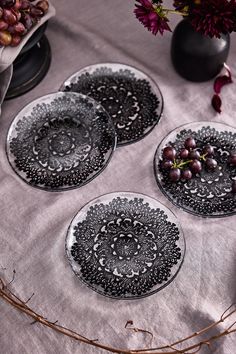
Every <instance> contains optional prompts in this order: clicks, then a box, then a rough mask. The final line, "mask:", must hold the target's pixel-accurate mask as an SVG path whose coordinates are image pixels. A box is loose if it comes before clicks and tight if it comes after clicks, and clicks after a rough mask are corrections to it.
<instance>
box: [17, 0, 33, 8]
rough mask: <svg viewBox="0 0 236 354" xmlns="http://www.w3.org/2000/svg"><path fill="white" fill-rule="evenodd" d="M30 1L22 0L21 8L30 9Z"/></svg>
mask: <svg viewBox="0 0 236 354" xmlns="http://www.w3.org/2000/svg"><path fill="white" fill-rule="evenodd" d="M30 6H31V4H30V2H29V1H28V0H21V6H20V8H21V10H29V9H30Z"/></svg>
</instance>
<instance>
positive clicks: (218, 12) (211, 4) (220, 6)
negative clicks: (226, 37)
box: [189, 0, 236, 38]
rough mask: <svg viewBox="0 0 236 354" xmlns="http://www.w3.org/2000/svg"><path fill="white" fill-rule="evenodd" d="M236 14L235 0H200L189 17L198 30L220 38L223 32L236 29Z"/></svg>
mask: <svg viewBox="0 0 236 354" xmlns="http://www.w3.org/2000/svg"><path fill="white" fill-rule="evenodd" d="M235 14H236V1H235V0H230V1H228V0H199V1H198V2H197V5H195V6H194V8H193V9H192V11H191V13H190V14H189V18H190V21H191V24H192V26H193V28H194V29H195V30H196V31H197V32H200V33H202V34H205V35H208V36H210V37H217V38H220V36H221V33H224V34H226V33H230V32H232V31H234V29H235Z"/></svg>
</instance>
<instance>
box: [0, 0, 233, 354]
mask: <svg viewBox="0 0 236 354" xmlns="http://www.w3.org/2000/svg"><path fill="white" fill-rule="evenodd" d="M53 3H54V5H55V7H56V10H57V15H56V17H55V18H53V19H51V20H50V22H49V24H48V29H47V32H46V33H47V37H48V39H49V41H50V44H51V49H52V63H51V67H50V70H49V72H48V74H47V76H46V77H45V78H44V80H43V81H42V82H41V83H40V84H39V85H38V86H37V87H36V88H34V89H33V90H32V91H31V92H29V93H27V94H25V95H24V96H22V97H19V98H17V99H14V100H11V101H6V102H4V103H3V106H2V114H1V118H0V142H1V143H0V166H1V168H0V196H1V203H0V215H1V216H0V255H1V256H0V267H2V268H6V270H3V269H0V274H1V275H4V276H5V277H7V278H8V279H10V278H11V276H12V272H13V269H15V270H16V275H15V280H14V282H13V284H12V289H13V290H14V291H15V292H16V293H17V294H18V295H19V296H20V297H22V298H23V299H27V298H29V297H30V295H31V294H32V293H34V294H35V295H34V297H33V298H32V299H31V301H30V305H31V306H32V307H33V308H34V309H35V310H37V312H38V313H41V314H42V315H44V316H46V317H47V318H48V319H50V320H51V321H56V320H58V322H59V323H60V324H62V325H64V326H67V327H69V328H73V329H74V330H77V331H78V332H79V333H82V334H83V335H85V336H87V337H89V338H92V339H95V338H97V339H99V341H100V342H102V343H106V344H109V345H112V346H116V347H120V348H137V347H144V346H147V345H149V342H150V337H149V335H147V334H144V333H135V332H132V331H129V330H127V329H125V328H124V327H125V324H126V322H127V321H128V320H132V321H133V322H134V325H135V326H136V327H139V328H143V329H145V330H149V331H151V332H153V334H154V339H153V343H152V345H153V346H157V345H159V344H166V343H169V342H170V341H171V340H178V339H180V338H182V337H183V336H187V335H188V334H190V333H193V332H194V331H196V330H198V329H200V328H202V327H205V326H207V325H208V324H210V323H211V322H212V321H215V320H217V319H218V318H219V316H220V314H221V313H222V312H223V311H224V310H225V309H226V308H227V307H228V306H229V305H230V304H231V303H233V302H235V301H236V286H235V271H236V263H235V250H236V235H235V221H236V220H235V219H236V218H235V216H231V217H226V218H221V219H202V218H200V217H197V216H193V215H191V214H188V213H186V212H184V211H181V210H180V209H179V208H177V207H175V206H173V205H172V204H171V203H170V202H169V201H168V200H167V199H166V198H165V197H164V195H163V194H162V193H161V191H160V189H159V188H158V187H157V184H156V181H155V177H154V174H153V157H154V153H155V150H156V147H157V145H158V144H159V142H160V141H161V139H162V138H163V137H164V136H165V135H166V134H167V133H168V132H169V131H170V130H172V129H174V128H175V127H177V126H179V125H181V124H185V123H189V122H192V121H201V120H207V121H215V122H224V123H227V124H229V125H232V126H234V127H235V126H236V121H235V112H236V100H235V83H233V84H231V85H228V86H226V87H224V88H223V90H222V99H223V107H222V108H223V113H222V114H220V115H219V114H217V113H215V112H214V110H213V109H212V107H211V104H210V101H211V96H212V94H213V81H209V82H205V83H191V82H188V81H186V80H184V79H182V78H181V77H179V76H178V75H177V73H176V72H175V71H174V69H173V67H172V65H171V61H170V41H171V33H166V34H165V35H164V36H163V37H161V36H159V37H154V36H152V35H151V34H150V33H149V32H148V31H146V30H145V29H144V28H143V27H142V26H141V25H140V24H139V23H138V21H137V20H136V19H135V17H134V16H133V13H132V11H133V1H123V0H115V1H114V0H110V1H107V0H100V1H99V2H98V1H97V0H90V1H87V0H80V1H78V0H71V1H69V2H67V4H66V5H65V1H64V0H57V1H55V0H54V2H53ZM177 20H179V18H178V19H177V18H174V17H172V18H171V25H172V27H174V26H175V25H176V23H177ZM235 56H236V35H235V34H232V36H231V49H230V55H229V58H228V64H229V66H230V67H231V69H232V73H233V76H234V74H235V73H236V61H235ZM100 62H120V63H125V64H130V65H133V66H135V67H137V68H139V69H141V70H143V71H145V72H146V73H147V74H149V75H150V76H151V77H152V78H153V80H155V81H156V83H157V84H158V85H159V87H160V88H161V91H162V93H163V97H164V113H163V117H162V119H161V121H160V123H159V124H158V125H157V126H156V127H155V128H154V129H153V131H152V132H151V133H150V134H149V135H148V136H147V137H146V138H144V139H143V140H140V141H139V142H137V143H135V144H132V145H129V146H125V147H122V148H119V149H118V150H116V151H115V153H114V156H113V158H112V159H111V161H110V163H109V165H108V166H107V168H106V169H105V170H104V171H103V172H102V173H101V174H100V175H99V176H98V177H97V178H95V179H94V180H93V181H91V182H90V183H88V184H87V185H85V186H84V187H82V188H79V189H74V190H71V191H66V192H61V193H50V192H46V191H42V190H38V189H35V188H33V187H30V186H28V185H27V184H26V183H24V182H23V181H22V180H20V179H19V177H18V176H17V175H16V174H15V173H14V172H13V170H12V168H11V167H10V166H9V164H8V161H7V157H6V153H5V140H6V134H7V131H8V128H9V126H10V124H11V121H12V119H13V118H14V117H15V115H16V114H17V112H19V111H20V110H21V109H22V108H23V107H24V106H25V105H26V104H28V103H29V102H30V101H32V100H33V99H35V98H37V97H39V96H41V95H44V94H47V93H50V92H55V91H57V90H58V89H59V87H60V86H61V84H62V82H63V81H64V80H65V79H66V78H67V77H68V76H70V75H71V74H72V73H74V72H75V71H77V70H79V69H81V68H83V67H84V66H87V65H89V64H94V63H100ZM116 191H132V192H138V193H143V194H147V195H148V196H151V197H153V198H156V199H157V200H159V201H160V202H162V203H163V204H164V205H165V206H167V207H168V208H170V209H171V210H172V211H173V212H174V213H175V214H176V216H177V218H178V220H179V221H180V223H181V225H182V227H183V230H184V234H185V238H186V244H187V250H186V255H185V260H184V264H183V267H182V269H181V271H180V272H179V274H178V275H177V277H176V278H175V280H174V281H173V282H172V283H171V284H170V285H169V286H167V287H166V288H165V289H163V290H162V291H160V292H158V293H156V294H154V295H152V296H150V297H147V298H143V299H140V300H133V301H118V300H111V299H108V298H106V297H103V296H101V295H99V294H97V293H95V292H93V291H92V290H90V289H89V288H87V287H86V286H85V285H83V284H82V283H81V282H80V281H79V279H78V278H76V276H75V275H74V273H73V272H72V270H71V267H70V265H69V263H68V261H67V259H66V256H65V246H64V243H65V236H66V232H67V228H68V225H69V224H70V221H71V219H72V218H73V216H74V215H75V214H76V212H77V211H78V210H79V209H80V208H81V207H82V206H83V205H84V204H85V203H86V202H88V201H89V200H92V199H93V198H95V197H97V196H99V195H102V194H105V193H110V192H116ZM222 328H223V325H222V326H219V327H217V329H216V330H215V332H214V333H218V332H219V331H220V330H222ZM0 348H1V349H0V352H1V353H3V354H11V353H12V354H13V353H14V354H18V353H19V354H32V353H33V354H36V353H38V354H53V353H57V354H67V353H68V354H69V353H84V354H86V353H100V352H101V353H102V351H100V350H97V349H95V348H92V347H89V346H85V345H83V344H78V343H77V342H75V341H72V340H71V339H69V338H66V337H64V336H62V335H59V334H57V333H55V332H53V331H51V330H49V329H45V328H44V327H43V326H41V325H39V324H35V325H30V320H29V319H28V318H27V317H26V316H25V315H23V314H21V313H19V312H17V311H16V310H14V309H13V308H11V307H10V306H9V305H8V304H6V303H4V302H3V301H0ZM235 348H236V336H235V335H231V336H228V337H227V338H222V339H221V340H219V341H218V342H217V345H212V347H211V349H206V348H205V349H203V350H202V353H216V354H233V353H235Z"/></svg>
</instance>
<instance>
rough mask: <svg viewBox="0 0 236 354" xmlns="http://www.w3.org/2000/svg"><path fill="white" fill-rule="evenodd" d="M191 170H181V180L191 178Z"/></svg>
mask: <svg viewBox="0 0 236 354" xmlns="http://www.w3.org/2000/svg"><path fill="white" fill-rule="evenodd" d="M192 176H193V175H192V172H191V171H190V170H189V169H186V170H182V171H181V178H182V179H183V180H186V181H187V180H189V179H191V178H192Z"/></svg>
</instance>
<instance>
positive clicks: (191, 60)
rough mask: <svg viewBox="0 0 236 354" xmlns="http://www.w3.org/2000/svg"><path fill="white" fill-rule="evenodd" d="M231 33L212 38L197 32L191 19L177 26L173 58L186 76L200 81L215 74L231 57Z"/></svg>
mask: <svg viewBox="0 0 236 354" xmlns="http://www.w3.org/2000/svg"><path fill="white" fill-rule="evenodd" d="M229 48H230V36H229V35H228V34H227V35H223V34H222V36H221V38H215V37H213V38H210V37H209V36H205V35H202V34H200V33H198V32H196V31H195V30H194V29H193V27H192V26H191V24H190V23H189V21H188V20H186V19H184V20H182V21H181V22H180V23H179V24H178V25H177V26H176V28H175V30H174V32H173V36H172V43H171V59H172V63H173V66H174V68H175V70H176V71H177V72H178V74H179V75H180V76H182V77H183V78H185V79H187V80H190V81H195V82H201V81H207V80H210V79H212V78H213V77H215V76H216V75H217V74H218V73H219V72H220V71H221V69H222V67H223V64H224V62H226V59H227V57H228V53H229Z"/></svg>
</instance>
